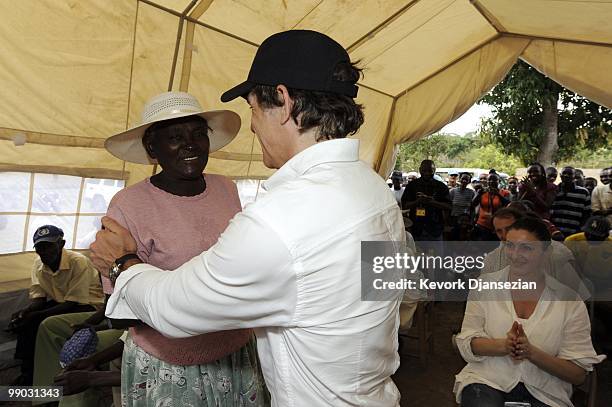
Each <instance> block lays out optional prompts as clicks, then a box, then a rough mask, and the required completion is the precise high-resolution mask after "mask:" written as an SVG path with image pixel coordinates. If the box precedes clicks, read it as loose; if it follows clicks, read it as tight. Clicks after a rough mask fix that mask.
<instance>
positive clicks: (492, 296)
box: [454, 266, 605, 407]
mask: <svg viewBox="0 0 612 407" xmlns="http://www.w3.org/2000/svg"><path fill="white" fill-rule="evenodd" d="M509 270H510V267H509V266H508V267H506V268H504V269H502V270H500V271H497V272H495V273H488V274H485V275H483V276H481V277H482V278H483V280H486V281H507V280H508V272H509ZM570 298H573V299H574V300H573V301H572V300H569V299H570ZM514 321H518V322H520V323H521V324H522V325H523V329H524V330H525V334H526V335H527V338H528V339H529V342H530V343H531V344H533V345H534V346H536V347H538V348H540V349H542V350H543V351H545V352H546V353H548V354H549V355H553V356H555V357H558V358H561V359H566V360H570V361H572V362H574V363H576V364H577V365H578V366H580V367H582V368H583V369H585V370H587V371H591V370H593V367H592V366H593V364H596V363H599V362H601V361H602V360H603V359H605V356H603V355H602V356H597V354H596V353H595V350H594V349H593V344H592V343H591V324H590V322H589V316H588V314H587V310H586V306H585V305H584V302H582V301H580V298H579V297H578V294H576V293H575V292H574V291H572V290H570V289H569V288H568V287H566V286H564V285H563V284H561V283H559V282H558V281H557V280H555V279H554V278H553V277H551V276H549V275H546V288H545V289H544V291H543V292H542V295H541V297H540V300H539V301H538V304H537V306H536V308H535V310H534V311H533V314H532V315H531V316H530V317H529V318H528V319H521V318H518V317H517V315H516V312H515V310H514V304H513V302H512V298H511V296H510V293H509V292H508V291H505V292H499V291H497V292H493V290H489V291H482V292H480V293H478V292H475V291H472V292H470V299H469V301H468V303H467V307H466V309H465V316H464V318H463V325H462V326H461V332H460V333H459V334H458V335H457V338H456V339H457V347H458V348H459V351H460V352H461V356H463V358H464V359H465V361H466V362H468V364H467V366H466V367H464V368H463V370H462V371H461V372H459V374H458V375H457V376H456V380H455V389H454V391H455V394H456V397H457V399H456V400H457V402H458V403H460V402H461V392H462V391H463V389H464V388H465V386H467V385H469V384H472V383H482V384H486V385H488V386H491V387H493V388H495V389H498V390H501V391H504V392H509V391H510V390H512V389H513V388H514V387H515V386H516V385H517V384H518V383H519V382H522V383H523V384H524V385H525V387H527V390H529V392H530V393H531V394H532V395H533V396H534V397H535V398H537V399H538V400H540V401H541V402H543V403H546V404H547V405H550V406H553V407H570V406H572V403H571V401H570V397H571V394H572V385H571V384H570V383H568V382H565V381H563V380H561V379H559V378H558V377H556V376H553V375H551V374H550V373H547V372H545V371H544V370H542V369H541V368H539V367H538V366H536V365H534V364H533V363H531V362H530V361H528V360H523V361H521V362H514V361H513V360H512V358H511V357H510V356H479V355H474V353H473V352H472V346H471V342H472V339H474V338H505V337H506V333H507V332H508V331H509V330H510V327H511V326H512V324H513V322H514Z"/></svg>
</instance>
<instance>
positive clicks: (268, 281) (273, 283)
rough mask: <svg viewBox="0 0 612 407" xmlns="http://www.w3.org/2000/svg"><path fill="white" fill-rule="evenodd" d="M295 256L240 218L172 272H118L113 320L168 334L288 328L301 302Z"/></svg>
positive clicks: (261, 224) (270, 233) (253, 219)
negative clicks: (133, 321)
mask: <svg viewBox="0 0 612 407" xmlns="http://www.w3.org/2000/svg"><path fill="white" fill-rule="evenodd" d="M292 264H293V263H292V258H291V255H290V252H289V250H288V248H287V247H286V245H285V244H284V242H283V241H282V239H281V238H280V236H279V235H278V234H277V233H276V232H275V231H274V230H273V229H272V228H270V227H269V225H267V224H266V223H265V221H263V220H262V219H261V218H259V217H258V216H256V215H255V214H252V213H248V212H243V213H241V214H238V215H237V216H236V217H235V218H234V219H233V220H232V221H231V223H230V225H229V226H228V228H227V229H226V231H225V232H224V233H223V234H222V235H221V236H220V237H219V240H218V242H217V243H216V244H215V245H214V246H212V247H211V248H210V249H209V250H208V251H206V252H204V253H202V254H201V255H199V256H196V257H194V258H193V259H191V260H190V261H188V262H187V263H185V264H183V265H182V266H181V267H179V268H178V269H176V270H175V271H173V272H164V271H162V270H160V269H158V268H156V267H153V266H151V265H148V264H139V265H135V266H133V267H131V268H130V269H129V270H126V271H125V272H123V273H121V275H120V276H119V278H118V279H117V281H116V283H115V290H114V292H113V295H112V296H111V298H110V299H109V301H108V304H107V308H106V315H107V316H108V317H110V318H115V319H125V318H128V319H129V318H137V319H140V320H142V321H143V322H145V323H146V324H148V325H149V326H151V327H153V328H155V329H156V330H158V331H159V332H161V333H162V334H164V335H166V336H170V337H186V336H192V335H197V334H201V333H207V332H215V331H222V330H229V329H237V328H257V327H265V326H289V325H291V324H293V323H294V322H293V321H294V317H295V316H294V311H295V308H296V301H297V282H296V275H295V272H294V270H293V267H292Z"/></svg>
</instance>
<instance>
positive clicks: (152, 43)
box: [0, 0, 612, 184]
mask: <svg viewBox="0 0 612 407" xmlns="http://www.w3.org/2000/svg"><path fill="white" fill-rule="evenodd" d="M0 20H1V22H2V24H0V38H1V39H2V41H1V42H0V47H2V55H3V58H2V61H1V62H0V80H1V81H2V87H1V90H0V92H1V93H2V100H3V102H4V103H3V109H1V110H0V169H2V170H17V171H32V170H37V171H42V172H57V173H66V174H79V175H85V176H98V177H110V178H124V179H126V180H127V183H128V184H131V183H133V182H136V181H138V180H140V179H142V178H143V177H145V176H147V175H150V174H151V173H152V171H154V170H153V168H152V167H150V166H142V165H132V164H129V163H124V162H122V161H120V160H118V159H116V158H114V157H112V156H111V155H110V154H108V153H106V152H105V151H104V149H103V141H104V139H105V138H106V137H108V136H109V135H112V134H114V133H117V132H120V131H122V130H125V129H126V128H129V127H131V126H134V125H135V124H137V123H138V122H139V119H140V113H141V109H142V106H143V104H144V101H145V100H147V99H148V98H150V97H151V96H153V95H155V94H157V93H159V92H162V91H165V90H169V89H172V90H184V91H188V92H191V93H193V94H194V95H196V96H197V97H198V98H199V99H200V100H201V101H202V102H203V104H204V105H205V107H206V108H211V109H213V108H221V107H223V108H229V109H232V110H235V111H236V112H238V113H239V114H240V115H241V117H242V121H243V126H242V130H241V132H240V134H239V136H238V137H237V139H236V140H235V141H234V142H232V143H231V144H230V145H228V146H227V147H225V148H224V149H223V150H222V151H219V152H216V153H214V154H212V159H211V160H210V161H209V166H208V171H209V172H213V173H220V174H225V175H228V176H231V177H233V178H266V177H268V176H269V175H270V174H271V171H270V170H269V169H266V168H265V167H264V166H263V164H262V156H261V149H260V146H259V144H258V143H257V141H256V140H255V138H254V135H253V134H252V133H251V132H250V131H249V125H248V123H249V114H248V108H247V105H246V104H245V103H244V102H243V101H242V100H235V101H233V102H231V103H229V104H227V105H224V104H222V103H221V102H220V101H219V96H220V94H221V93H222V92H223V91H224V90H226V89H228V88H229V87H231V86H233V85H235V84H237V83H239V82H240V81H242V80H244V78H245V77H246V75H247V72H248V68H249V66H250V63H251V60H252V58H253V56H254V53H255V51H256V47H257V45H258V44H260V43H261V42H262V41H263V40H264V39H265V38H266V37H267V36H269V35H271V34H273V33H275V32H278V31H282V30H287V29H313V30H317V31H321V32H324V33H326V34H328V35H330V36H331V37H333V38H334V39H336V40H337V41H338V42H340V43H341V44H342V45H343V46H344V47H346V49H347V50H348V51H349V53H350V55H351V58H352V59H353V60H359V61H360V66H361V67H363V68H364V73H365V77H364V78H363V79H362V80H361V81H360V91H359V97H358V100H359V102H360V103H362V104H363V105H364V106H365V112H366V122H365V124H364V126H363V127H362V129H361V130H360V132H359V133H358V134H357V135H356V136H354V137H357V138H359V139H360V140H361V142H362V144H361V158H362V159H363V160H365V161H367V162H369V163H371V164H372V166H373V167H374V168H375V169H376V170H377V171H378V172H379V173H380V174H381V175H386V174H387V173H388V172H389V171H390V169H391V168H392V166H393V164H394V160H395V154H396V151H397V145H398V144H399V143H403V142H407V141H410V140H416V139H418V138H420V137H423V136H425V135H428V134H430V133H432V132H434V131H436V130H438V129H440V128H441V127H443V126H444V125H445V124H447V123H449V122H450V121H452V120H454V119H456V118H457V117H459V116H460V115H461V114H462V113H464V112H465V111H466V110H467V109H468V108H469V107H470V106H471V105H472V104H473V103H474V102H475V101H477V100H478V98H479V97H480V96H481V95H482V94H483V93H485V92H487V91H488V90H489V89H491V88H492V87H493V86H494V85H495V84H496V83H498V82H499V81H500V80H501V79H502V78H503V77H504V75H505V74H506V73H507V71H508V70H509V69H510V68H511V66H512V65H513V64H514V63H515V61H516V59H517V58H522V59H524V60H525V61H527V62H528V63H529V64H531V65H532V66H534V67H535V68H537V69H538V70H540V71H541V72H543V73H544V74H546V75H548V76H550V77H551V78H553V79H554V80H556V81H557V82H559V83H561V84H562V85H564V86H566V87H568V88H569V89H572V90H574V91H576V92H578V93H580V94H582V95H584V96H586V97H588V98H590V99H592V100H594V101H596V102H598V103H600V104H603V105H605V106H607V107H612V75H610V72H612V24H610V21H612V0H597V1H593V0H590V1H587V0H584V1H583V0H512V1H507V0H472V1H468V0H412V1H409V0H385V1H375V0H354V1H341V0H130V1H128V0H124V1H113V2H108V1H104V0H86V1H75V0H36V1H34V0H26V1H21V2H15V3H14V4H12V5H11V7H7V8H5V10H4V11H3V13H2V16H0ZM16 134H18V135H19V136H17V137H23V135H25V138H26V140H27V143H26V144H25V145H24V146H15V145H14V143H13V141H12V140H13V139H14V138H15V137H16Z"/></svg>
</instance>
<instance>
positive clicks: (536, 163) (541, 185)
mask: <svg viewBox="0 0 612 407" xmlns="http://www.w3.org/2000/svg"><path fill="white" fill-rule="evenodd" d="M529 167H538V168H539V169H540V171H541V173H542V178H540V184H539V185H538V186H540V187H545V186H546V183H547V182H548V180H547V179H546V177H547V174H546V169H545V168H544V166H543V165H542V164H540V163H539V162H533V163H531V164H529V166H528V167H527V172H528V173H529ZM549 168H553V167H549ZM555 171H556V169H555Z"/></svg>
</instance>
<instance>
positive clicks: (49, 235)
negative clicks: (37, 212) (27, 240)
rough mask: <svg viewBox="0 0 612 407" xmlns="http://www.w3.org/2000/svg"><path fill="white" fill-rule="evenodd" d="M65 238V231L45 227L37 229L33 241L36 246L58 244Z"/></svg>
mask: <svg viewBox="0 0 612 407" xmlns="http://www.w3.org/2000/svg"><path fill="white" fill-rule="evenodd" d="M63 237H64V231H63V230H62V229H60V228H58V227H57V226H53V225H44V226H41V227H39V228H38V229H36V232H34V236H33V237H32V240H33V241H34V246H36V245H37V244H38V243H40V242H57V241H58V240H60V239H62V238H63Z"/></svg>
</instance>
